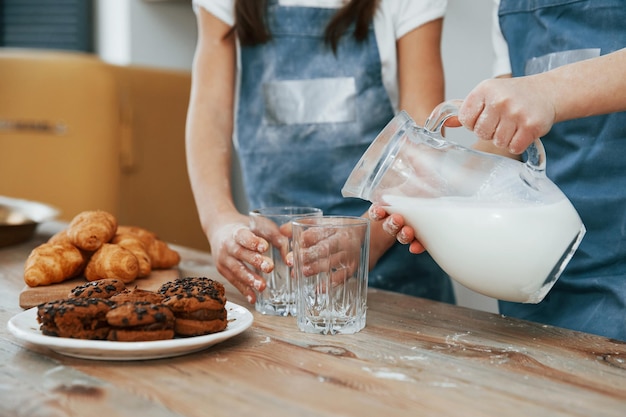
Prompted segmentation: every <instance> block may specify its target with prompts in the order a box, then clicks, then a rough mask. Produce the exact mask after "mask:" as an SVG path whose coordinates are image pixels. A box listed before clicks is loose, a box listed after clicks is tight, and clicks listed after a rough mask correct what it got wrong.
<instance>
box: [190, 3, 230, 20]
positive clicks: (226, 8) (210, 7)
mask: <svg viewBox="0 0 626 417" xmlns="http://www.w3.org/2000/svg"><path fill="white" fill-rule="evenodd" d="M192 7H193V11H194V12H195V13H198V8H199V7H202V8H203V9H204V10H206V11H207V12H209V13H211V14H212V15H214V16H215V17H217V18H218V19H220V20H221V21H223V22H224V23H226V24H227V25H229V26H233V25H234V24H235V1H234V0H193V3H192Z"/></svg>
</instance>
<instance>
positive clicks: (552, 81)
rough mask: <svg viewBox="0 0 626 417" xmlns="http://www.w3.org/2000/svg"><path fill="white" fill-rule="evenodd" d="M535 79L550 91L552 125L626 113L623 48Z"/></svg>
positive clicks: (625, 59)
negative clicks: (621, 112)
mask: <svg viewBox="0 0 626 417" xmlns="http://www.w3.org/2000/svg"><path fill="white" fill-rule="evenodd" d="M535 77H537V78H538V79H539V81H540V82H541V84H542V88H545V89H546V91H551V92H552V96H553V99H552V100H553V103H554V109H555V116H556V117H555V122H560V121H564V120H570V119H576V118H581V117H587V116H595V115H599V114H606V113H612V112H618V111H626V48H624V49H621V50H619V51H616V52H614V53H611V54H607V55H603V56H601V57H598V58H594V59H588V60H585V61H580V62H577V63H574V64H570V65H564V66H562V67H559V68H556V69H554V70H552V71H548V72H545V73H543V74H538V75H537V76H535Z"/></svg>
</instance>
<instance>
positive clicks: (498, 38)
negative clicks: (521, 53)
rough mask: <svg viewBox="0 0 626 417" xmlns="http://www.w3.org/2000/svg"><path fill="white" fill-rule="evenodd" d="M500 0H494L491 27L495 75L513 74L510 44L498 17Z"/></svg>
mask: <svg viewBox="0 0 626 417" xmlns="http://www.w3.org/2000/svg"><path fill="white" fill-rule="evenodd" d="M499 5H500V0H494V8H493V22H492V29H491V41H492V43H493V51H494V54H495V59H494V62H493V76H494V77H497V76H500V75H507V74H511V61H510V59H509V46H508V45H507V43H506V40H505V39H504V35H502V30H501V29H500V19H499V18H498V6H499Z"/></svg>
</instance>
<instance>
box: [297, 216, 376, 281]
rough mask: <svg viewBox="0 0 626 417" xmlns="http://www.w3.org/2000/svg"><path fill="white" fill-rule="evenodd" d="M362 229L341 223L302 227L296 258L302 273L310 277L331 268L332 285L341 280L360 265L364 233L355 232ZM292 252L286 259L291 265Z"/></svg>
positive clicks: (347, 277)
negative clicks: (339, 224)
mask: <svg viewBox="0 0 626 417" xmlns="http://www.w3.org/2000/svg"><path fill="white" fill-rule="evenodd" d="M362 232H363V231H362V230H349V229H346V228H344V227H337V228H333V227H327V228H318V227H312V228H310V229H307V230H305V231H303V232H302V233H301V234H300V238H299V246H300V248H299V249H300V251H299V256H300V258H299V262H300V263H301V265H300V269H301V271H302V273H303V275H304V276H307V277H310V276H314V275H316V274H319V273H321V272H330V282H331V285H332V286H333V287H336V286H338V285H341V284H343V283H344V282H345V281H346V280H347V279H349V278H350V277H352V276H353V275H354V274H355V272H356V271H357V270H358V268H359V265H358V264H357V263H358V262H359V259H360V256H361V242H362V241H363V239H365V237H364V236H358V235H357V233H362ZM294 244H295V243H294ZM294 256H295V255H294V252H289V254H288V257H287V261H286V262H287V265H289V266H290V267H293V266H294V262H295V260H294Z"/></svg>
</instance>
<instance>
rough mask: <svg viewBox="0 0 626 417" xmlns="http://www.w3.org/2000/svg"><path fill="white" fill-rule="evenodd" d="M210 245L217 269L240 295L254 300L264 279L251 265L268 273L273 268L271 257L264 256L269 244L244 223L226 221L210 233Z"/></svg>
mask: <svg viewBox="0 0 626 417" xmlns="http://www.w3.org/2000/svg"><path fill="white" fill-rule="evenodd" d="M211 243H212V245H211V246H212V248H213V249H214V250H213V256H214V260H215V263H216V266H217V269H218V271H219V272H220V274H222V275H223V276H224V277H225V278H226V279H228V281H229V282H230V283H231V284H233V286H234V287H235V288H236V289H237V290H238V291H239V292H240V293H241V294H243V295H244V296H245V297H246V299H247V300H248V302H250V303H254V302H255V300H256V294H255V291H263V290H264V289H265V286H266V282H265V280H264V279H263V277H262V276H260V275H259V274H258V273H257V272H256V271H255V270H254V269H253V268H256V269H257V270H259V271H262V272H265V273H268V272H271V271H272V270H273V269H274V263H273V261H272V259H271V258H269V257H267V256H265V255H263V253H265V252H266V251H267V250H268V249H269V244H268V242H267V241H266V240H265V239H262V238H260V237H258V236H256V235H255V234H254V233H252V231H251V230H250V229H249V228H248V227H247V226H246V225H243V224H229V225H225V226H224V227H222V228H221V229H220V230H218V231H216V232H215V233H214V235H213V240H212V242H211Z"/></svg>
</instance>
